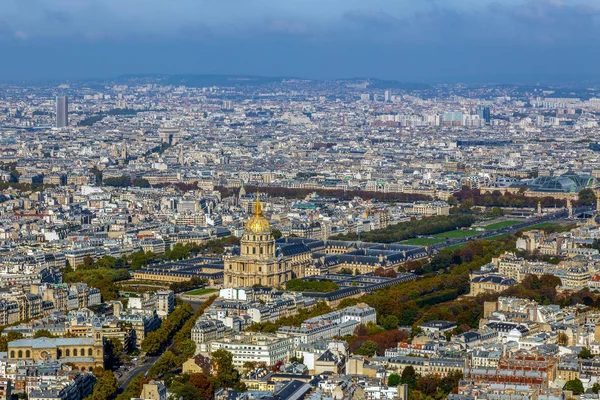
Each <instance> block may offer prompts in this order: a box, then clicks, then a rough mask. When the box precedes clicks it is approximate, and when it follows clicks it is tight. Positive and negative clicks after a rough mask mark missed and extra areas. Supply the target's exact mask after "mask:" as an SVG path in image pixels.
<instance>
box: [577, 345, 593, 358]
mask: <svg viewBox="0 0 600 400" xmlns="http://www.w3.org/2000/svg"><path fill="white" fill-rule="evenodd" d="M578 356H579V358H583V359H585V360H588V359H590V358H594V355H593V354H592V352H591V351H590V349H588V348H587V347H584V348H582V349H581V351H580V352H579V354H578Z"/></svg>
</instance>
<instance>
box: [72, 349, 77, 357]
mask: <svg viewBox="0 0 600 400" xmlns="http://www.w3.org/2000/svg"><path fill="white" fill-rule="evenodd" d="M73 357H77V349H73Z"/></svg>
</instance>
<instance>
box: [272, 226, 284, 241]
mask: <svg viewBox="0 0 600 400" xmlns="http://www.w3.org/2000/svg"><path fill="white" fill-rule="evenodd" d="M271 234H272V235H273V238H274V239H275V240H277V239H279V238H280V237H282V236H283V235H282V233H281V231H280V230H279V229H275V228H273V229H271Z"/></svg>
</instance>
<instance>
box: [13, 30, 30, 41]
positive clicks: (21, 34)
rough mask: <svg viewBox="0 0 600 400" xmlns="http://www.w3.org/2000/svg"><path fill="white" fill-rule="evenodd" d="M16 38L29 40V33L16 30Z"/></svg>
mask: <svg viewBox="0 0 600 400" xmlns="http://www.w3.org/2000/svg"><path fill="white" fill-rule="evenodd" d="M15 38H17V39H20V40H27V39H29V35H28V34H27V32H25V31H16V32H15Z"/></svg>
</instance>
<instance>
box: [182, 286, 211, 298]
mask: <svg viewBox="0 0 600 400" xmlns="http://www.w3.org/2000/svg"><path fill="white" fill-rule="evenodd" d="M218 291H219V290H218V289H206V288H204V289H196V290H192V291H190V292H185V293H184V294H187V295H190V296H202V295H204V294H210V293H214V292H218Z"/></svg>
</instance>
